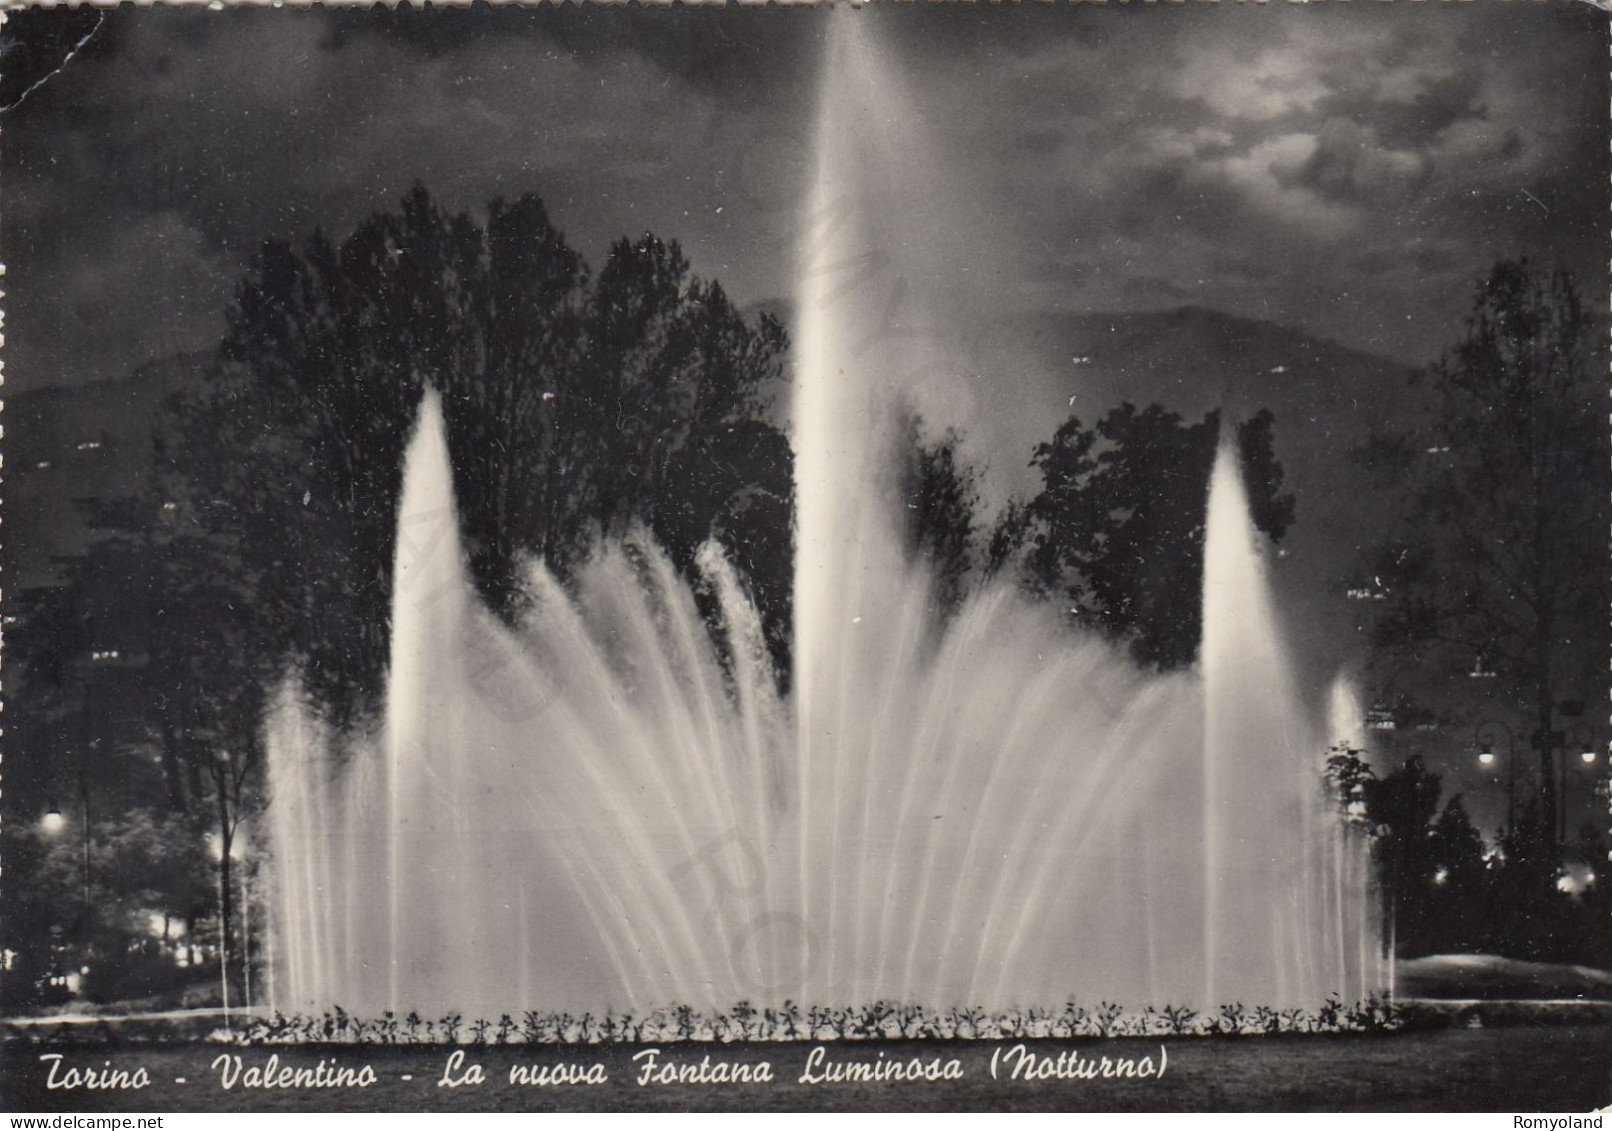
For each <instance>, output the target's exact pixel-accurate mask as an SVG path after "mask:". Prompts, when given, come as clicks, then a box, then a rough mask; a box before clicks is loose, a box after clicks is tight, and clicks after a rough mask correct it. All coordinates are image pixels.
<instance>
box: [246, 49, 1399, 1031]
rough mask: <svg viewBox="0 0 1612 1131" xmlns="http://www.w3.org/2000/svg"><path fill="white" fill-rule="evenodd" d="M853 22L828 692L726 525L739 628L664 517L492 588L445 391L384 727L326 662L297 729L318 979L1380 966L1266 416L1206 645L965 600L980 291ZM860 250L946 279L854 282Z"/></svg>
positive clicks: (607, 1005) (813, 272)
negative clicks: (961, 560) (320, 692)
mask: <svg viewBox="0 0 1612 1131" xmlns="http://www.w3.org/2000/svg"><path fill="white" fill-rule="evenodd" d="M834 23H835V25H836V30H835V33H834V38H835V46H834V49H833V56H832V58H831V66H832V67H833V70H832V72H831V73H832V74H833V75H834V76H836V81H834V82H832V83H826V84H825V90H824V95H823V101H822V106H821V110H820V120H819V127H818V137H817V149H818V169H817V175H816V180H815V183H814V185H813V187H812V190H811V193H810V200H809V203H808V207H807V212H808V216H809V217H810V218H811V220H810V222H809V224H808V230H809V231H810V232H811V233H812V234H811V236H810V238H809V239H807V240H805V241H804V243H803V261H802V264H801V287H800V295H799V298H800V314H799V325H798V330H797V335H796V342H797V345H796V354H795V372H796V395H795V404H794V409H793V421H794V435H793V443H794V446H795V451H796V484H797V497H798V522H799V525H798V537H797V561H796V576H795V609H796V623H795V630H794V644H793V648H794V652H793V664H794V681H793V687H794V691H793V693H792V696H791V697H790V698H789V699H783V698H781V697H780V696H779V694H778V692H777V689H776V686H775V683H774V681H773V678H772V671H771V667H770V665H769V662H768V659H767V655H766V649H765V647H764V645H763V642H762V638H761V632H760V628H759V623H758V618H757V615H756V612H755V610H754V608H753V607H752V606H751V604H750V602H749V601H748V599H747V598H746V595H745V592H744V588H743V585H742V584H741V582H740V580H739V578H738V577H737V576H736V575H735V573H734V571H733V570H732V568H731V567H730V566H729V564H728V563H727V562H726V561H724V560H723V558H722V556H721V554H720V552H719V551H717V550H716V549H715V548H714V547H709V546H708V547H706V548H705V550H703V551H702V553H701V555H700V558H699V568H700V570H701V571H702V572H703V574H704V577H705V580H706V581H707V582H708V583H709V586H710V588H711V591H712V592H714V593H715V594H716V595H717V607H718V614H717V616H716V618H715V620H716V623H715V624H711V623H708V622H707V621H706V620H705V619H704V618H702V616H701V615H700V613H699V611H698V609H697V608H696V604H695V601H694V598H693V596H692V593H691V591H690V589H689V587H688V585H687V584H686V582H685V581H684V580H683V579H682V578H680V577H679V576H677V574H676V572H675V570H674V569H673V567H672V566H671V564H670V563H669V561H668V560H667V559H666V557H665V556H664V555H663V554H662V553H661V552H660V551H659V550H658V549H657V548H656V547H655V546H654V545H653V543H652V542H651V540H650V539H649V538H648V537H647V536H645V535H642V534H637V535H633V536H630V537H629V538H627V539H626V540H624V541H623V542H620V543H616V544H611V545H606V546H604V547H601V549H600V550H599V552H598V554H597V555H596V557H595V558H594V560H593V561H592V562H591V563H590V564H589V565H588V566H587V567H586V568H585V569H583V570H582V571H581V573H580V575H579V576H578V578H577V579H576V581H575V584H574V585H573V586H572V587H571V588H569V589H567V588H566V587H562V586H561V585H560V584H559V582H557V581H556V580H555V579H554V578H553V577H552V576H551V575H550V574H549V573H548V572H547V571H546V570H545V569H544V568H543V567H541V566H534V567H533V568H532V570H531V572H530V576H529V579H528V585H529V589H530V593H531V597H532V600H531V602H530V609H531V611H530V613H529V614H528V616H527V619H526V620H525V622H524V623H522V624H521V625H520V626H518V627H517V628H514V629H510V628H508V627H506V626H504V625H503V624H501V623H500V622H498V621H497V620H496V619H495V618H493V617H492V616H490V615H489V614H488V613H487V612H486V611H485V610H484V609H482V608H481V607H480V606H479V605H478V603H477V600H476V598H475V595H474V591H473V587H472V585H471V583H470V581H469V578H468V574H467V571H466V568H465V564H464V558H463V554H462V551H461V548H460V545H459V541H458V536H457V524H456V520H455V519H454V507H453V498H452V488H451V483H452V474H451V467H450V464H449V457H448V451H447V446H446V442H445V439H444V429H443V424H442V419H441V412H440V408H439V407H438V405H437V403H436V399H435V397H434V396H431V395H427V397H426V398H425V400H424V402H423V405H422V409H421V414H420V421H419V424H418V426H417V430H416V434H415V436H414V439H413V441H412V443H411V444H410V447H409V451H408V456H407V464H406V470H405V476H404V488H403V495H402V501H401V506H400V526H399V539H398V550H397V555H398V560H397V569H396V575H395V576H396V581H395V591H394V597H393V619H392V632H393V638H392V641H393V643H392V659H391V675H390V683H389V688H388V707H387V714H386V722H385V728H384V733H383V734H382V735H380V736H378V737H376V738H373V739H364V738H362V737H354V736H342V735H334V734H330V733H327V732H325V731H323V730H322V729H321V728H320V727H319V726H318V725H317V724H316V723H315V722H314V721H313V720H312V719H310V718H309V717H308V716H307V715H306V712H305V711H304V710H303V708H302V707H301V706H300V704H299V703H298V700H297V696H296V694H295V692H294V689H287V691H286V693H285V694H284V695H283V696H282V700H281V703H280V706H279V708H278V710H277V711H276V713H275V715H274V718H273V719H272V720H271V723H270V734H269V745H270V763H271V778H272V780H271V786H272V790H273V800H272V804H271V807H270V822H271V839H272V842H273V845H272V847H273V855H274V860H275V867H276V874H277V877H278V879H277V888H276V890H277V901H278V902H277V908H276V914H275V924H276V926H275V936H274V949H275V968H276V977H275V995H276V998H277V1002H276V1004H277V1005H278V1006H279V1007H280V1008H298V1009H319V1008H323V1007H325V1006H328V1005H329V1004H331V1003H333V1002H338V1001H339V1002H341V1003H342V1004H343V1005H346V1006H347V1007H349V1008H354V1009H358V1010H360V1011H367V1012H379V1011H381V1010H385V1009H393V1010H397V1011H400V1012H401V1011H404V1010H408V1009H417V1010H420V1011H422V1012H426V1011H439V1010H442V1011H446V1010H462V1011H465V1012H466V1013H472V1012H480V1013H481V1014H483V1015H486V1016H496V1015H498V1014H500V1013H507V1012H517V1011H519V1010H520V1009H524V1008H528V1007H532V1008H544V1009H550V1010H570V1011H573V1012H578V1013H580V1012H582V1011H591V1012H594V1013H595V1014H598V1013H601V1012H603V1011H605V1010H611V1009H614V1010H623V1009H630V1010H643V1009H646V1008H651V1007H654V1006H658V1005H665V1004H668V1003H672V1002H686V1003H689V1004H691V1005H694V1006H698V1007H702V1008H716V1007H722V1006H726V1005H729V1004H732V1003H733V1002H735V1001H738V1000H749V1001H751V1002H755V1003H758V1004H760V1003H778V1002H782V1001H784V1000H785V999H790V1000H793V1001H796V1002H801V1003H808V1004H835V1005H845V1004H851V1003H860V1002H867V1001H873V1000H878V999H883V1000H892V1001H904V1002H913V1003H919V1004H923V1005H926V1006H931V1007H940V1008H945V1007H949V1006H954V1005H978V1006H983V1007H986V1008H1005V1007H1009V1006H1013V1005H1034V1004H1048V1003H1053V1002H1062V1001H1064V1000H1066V999H1067V998H1069V997H1070V996H1071V995H1074V996H1077V997H1080V998H1083V999H1089V1000H1097V999H1099V998H1106V999H1109V1000H1114V1001H1121V1002H1125V1003H1127V1004H1131V1005H1135V1006H1141V1005H1147V1004H1154V1005H1164V1004H1166V1003H1176V1004H1186V1005H1192V1006H1196V1007H1198V1008H1206V1007H1211V1006H1213V1005H1215V1004H1216V1003H1218V1002H1219V1001H1221V1000H1233V999H1239V1000H1243V1001H1248V1002H1257V1003H1261V1004H1269V1005H1273V1006H1278V1007H1281V1006H1310V1005H1314V1004H1315V1003H1317V1002H1318V1001H1320V1000H1321V999H1322V998H1323V997H1324V996H1325V995H1326V994H1327V993H1329V992H1337V993H1339V994H1342V995H1344V996H1345V997H1356V996H1363V994H1364V993H1366V992H1369V991H1371V990H1373V989H1375V988H1376V987H1377V982H1376V978H1377V975H1378V971H1377V969H1376V964H1375V958H1374V956H1375V948H1374V946H1373V945H1372V944H1371V942H1370V940H1371V937H1372V929H1371V926H1370V923H1369V918H1370V917H1369V915H1368V914H1367V911H1366V901H1365V876H1364V871H1363V869H1361V868H1358V867H1357V865H1356V864H1354V863H1348V862H1343V863H1340V861H1343V858H1344V857H1346V856H1348V855H1349V853H1350V846H1349V845H1348V844H1347V843H1346V842H1345V841H1344V840H1342V839H1340V838H1339V837H1337V836H1334V835H1332V832H1331V826H1330V824H1329V823H1328V822H1330V819H1331V818H1330V816H1329V813H1328V812H1327V810H1326V809H1325V807H1324V806H1323V805H1322V803H1321V799H1320V797H1319V793H1318V789H1317V771H1318V761H1319V757H1320V751H1321V750H1322V749H1323V748H1324V746H1325V745H1326V740H1325V739H1324V738H1323V737H1322V736H1321V735H1320V734H1319V728H1318V727H1315V726H1313V725H1312V724H1311V723H1310V722H1309V721H1308V720H1309V718H1310V714H1309V712H1308V711H1307V710H1306V709H1305V707H1304V706H1303V704H1302V703H1301V701H1300V699H1299V697H1298V695H1297V694H1296V692H1295V690H1294V688H1292V686H1291V685H1290V682H1289V679H1288V676H1287V674H1286V673H1287V671H1288V664H1287V662H1286V658H1285V656H1284V654H1283V651H1282V645H1281V637H1280V631H1279V625H1278V624H1277V620H1276V617H1275V614H1274V611H1273V607H1272V604H1271V600H1270V595H1269V590H1268V585H1267V582H1266V578H1265V565H1264V562H1263V560H1262V557H1261V547H1260V544H1259V539H1258V535H1257V534H1256V532H1255V530H1254V528H1253V526H1252V523H1251V522H1250V519H1249V515H1248V505H1247V500H1246V498H1245V497H1244V492H1243V487H1242V483H1241V476H1240V475H1239V474H1238V471H1237V468H1236V465H1235V461H1234V459H1233V457H1232V456H1231V454H1230V453H1229V451H1228V450H1223V451H1222V452H1221V453H1220V456H1219V458H1218V459H1217V462H1216V465H1215V471H1214V475H1213V482H1212V486H1211V499H1210V504H1209V533H1208V539H1207V546H1206V570H1205V573H1206V577H1205V620H1204V639H1203V647H1202V655H1203V663H1202V671H1201V672H1200V673H1195V674H1192V675H1179V676H1171V677H1163V676H1158V675H1150V674H1146V673H1142V672H1140V671H1138V670H1136V669H1135V668H1134V667H1133V666H1132V665H1130V664H1129V663H1128V662H1126V661H1125V660H1124V659H1123V658H1122V657H1120V656H1119V655H1117V654H1116V653H1115V652H1114V651H1113V650H1112V649H1111V648H1109V647H1108V646H1106V645H1104V644H1102V643H1100V642H1099V641H1097V640H1094V639H1087V638H1082V637H1073V636H1071V635H1070V634H1069V633H1068V632H1067V631H1066V630H1064V629H1062V628H1061V627H1060V626H1059V625H1058V624H1057V623H1056V622H1055V619H1054V618H1051V617H1049V616H1048V615H1047V612H1046V610H1044V609H1042V608H1039V607H1036V606H1034V605H1033V604H1031V603H1029V602H1027V601H1026V600H1024V599H1023V598H1021V597H1020V596H1019V595H1017V594H1016V593H1014V592H1013V591H1012V590H1011V589H1009V588H1007V587H998V588H991V589H987V590H984V591H981V592H979V593H976V594H974V595H973V596H972V597H971V598H970V599H969V600H968V601H967V603H966V604H965V605H964V607H963V608H962V609H961V610H960V611H959V612H958V613H957V614H956V615H955V617H954V618H953V619H951V620H950V621H949V622H947V623H944V624H942V623H939V622H937V621H936V619H935V618H934V616H933V614H932V612H931V602H930V601H929V599H928V585H929V582H928V579H927V576H926V574H925V572H924V569H923V568H922V565H921V563H915V562H912V561H909V560H908V559H907V558H906V557H905V555H904V554H903V553H902V551H901V548H900V542H899V540H898V537H897V519H896V514H895V510H894V505H893V492H892V491H891V490H890V489H889V484H890V480H891V478H892V477H891V472H890V468H891V460H890V458H889V457H890V453H891V452H892V451H893V450H894V444H895V436H896V420H897V418H898V416H899V413H900V410H901V409H902V408H903V407H904V404H905V403H906V402H907V401H908V400H909V399H910V397H911V395H912V391H913V390H912V386H911V382H910V381H909V379H908V378H909V375H910V374H911V373H912V372H913V366H912V361H911V358H912V356H913V350H914V345H913V342H914V338H915V337H918V338H922V337H924V336H925V335H926V334H930V333H931V332H930V331H927V330H925V327H926V326H931V325H933V324H934V323H926V322H925V321H924V320H923V317H922V315H923V309H924V304H925V302H926V300H929V299H933V300H934V301H937V302H939V301H943V299H944V296H937V295H934V294H926V290H927V288H926V285H925V280H926V279H929V278H932V277H933V276H934V274H935V272H934V271H933V269H932V268H933V265H932V264H931V263H930V262H929V261H928V258H927V257H928V256H929V255H930V254H931V252H929V251H927V250H922V249H921V248H919V247H918V245H915V244H913V242H912V241H911V240H909V239H906V238H904V235H905V232H906V231H907V229H908V228H909V227H910V223H911V221H910V218H908V217H907V214H906V213H905V212H904V210H903V207H902V205H903V201H902V200H900V199H897V198H895V197H894V196H893V195H892V193H893V191H894V190H893V189H892V188H891V186H894V185H899V184H900V183H901V181H900V178H899V177H897V176H895V175H894V173H895V170H893V169H891V168H888V167H886V166H885V165H883V164H881V162H885V163H889V162H893V161H896V160H899V159H900V150H901V148H902V147H903V146H904V145H910V140H909V141H903V140H901V139H899V138H897V137H895V136H894V135H893V134H891V133H890V131H891V130H892V129H893V126H892V125H891V124H890V123H891V122H893V121H897V120H899V117H898V116H896V114H897V111H896V109H895V108H893V107H895V106H896V104H895V103H893V102H892V101H891V100H892V99H894V98H895V97H896V95H895V93H894V92H893V91H891V90H890V89H889V79H888V77H887V73H888V68H887V67H883V66H882V65H881V66H875V65H874V64H875V60H874V58H873V55H872V52H871V48H870V47H869V45H868V44H867V43H866V42H865V41H864V39H863V38H862V36H863V34H864V33H863V32H861V31H859V30H856V29H853V28H851V27H850V26H849V25H848V24H847V21H845V20H839V19H836V20H835V21H834ZM874 84H878V89H877V90H875V88H874ZM874 93H877V94H879V95H881V97H880V98H878V99H869V98H868V96H869V95H870V94H874ZM880 113H884V114H890V115H892V117H891V118H888V119H879V118H878V117H876V115H878V114H880ZM825 217H827V218H829V220H828V221H826V222H825V220H824V218H825ZM858 263H863V264H865V263H878V264H882V265H883V266H882V268H881V270H884V271H887V272H889V275H888V278H889V279H891V280H894V282H893V283H892V284H891V285H892V286H893V287H894V288H895V293H896V294H898V295H899V296H901V299H902V302H901V303H900V305H899V308H898V309H899V311H901V312H904V313H901V314H900V316H899V317H892V315H891V310H892V309H893V307H892V306H891V305H890V304H889V303H883V304H881V303H870V302H867V301H862V300H861V298H865V296H861V298H859V297H858V296H856V295H854V294H852V293H851V292H850V291H848V290H847V289H846V286H845V275H844V265H846V264H858ZM884 293H885V294H886V296H888V294H889V293H890V292H889V291H886V292H884ZM927 345H928V346H929V347H930V348H942V347H943V346H944V343H942V342H940V341H939V339H938V337H935V336H933V335H932V334H931V336H930V337H929V339H928V341H927ZM713 637H715V639H716V640H719V641H720V643H721V647H720V648H718V647H717V645H716V643H715V642H714V640H713ZM724 657H725V659H724ZM338 752H340V753H341V754H342V756H341V757H337V756H336V754H337V753H338ZM338 766H339V768H338ZM1349 869H1354V870H1353V871H1351V870H1349Z"/></svg>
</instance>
